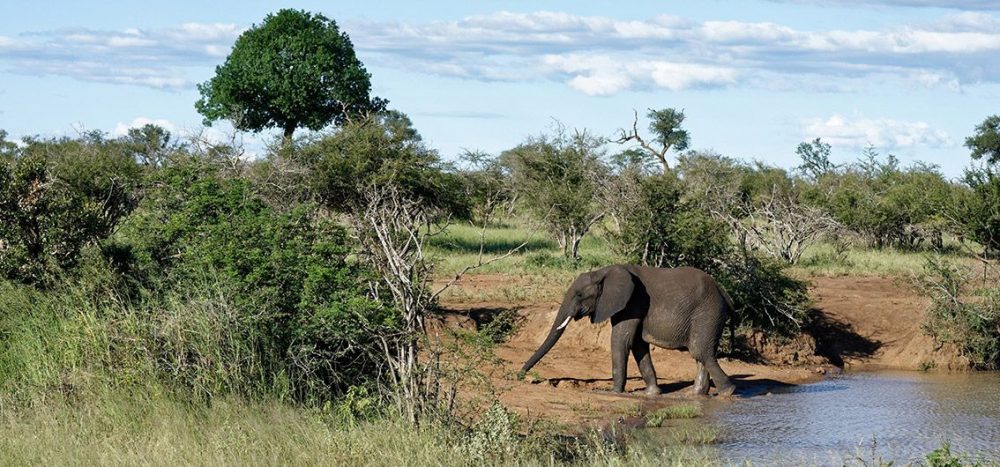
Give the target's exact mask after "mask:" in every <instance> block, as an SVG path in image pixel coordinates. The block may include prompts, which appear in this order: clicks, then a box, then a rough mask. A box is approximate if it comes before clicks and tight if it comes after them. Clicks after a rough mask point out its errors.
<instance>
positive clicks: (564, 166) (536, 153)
mask: <svg viewBox="0 0 1000 467" xmlns="http://www.w3.org/2000/svg"><path fill="white" fill-rule="evenodd" d="M603 145H604V140H603V139H601V138H596V137H594V136H592V135H590V134H589V133H587V132H586V131H577V132H574V134H573V135H567V134H566V131H565V129H564V128H562V127H558V128H557V130H556V133H555V135H554V136H545V135H543V136H539V137H535V138H529V139H528V140H527V141H526V142H524V143H522V144H521V145H519V146H517V147H516V148H514V149H510V150H508V151H506V152H504V153H503V154H501V156H500V158H501V163H502V164H503V165H504V166H506V167H507V169H508V170H509V171H510V174H511V176H510V181H511V184H513V186H514V189H515V190H516V192H517V195H518V197H519V199H521V200H523V202H524V203H525V205H527V206H528V208H529V209H531V210H533V211H535V214H536V215H537V216H538V217H539V218H542V219H544V222H545V223H546V224H547V227H548V228H549V230H550V231H551V232H552V234H553V235H554V236H555V238H556V241H557V242H559V246H560V247H561V248H562V250H563V254H565V255H566V256H568V257H570V258H572V259H574V260H576V259H579V258H580V241H581V240H582V239H583V236H584V235H586V234H587V232H588V231H589V230H590V228H591V227H592V226H593V225H594V224H595V223H596V222H597V221H599V220H601V218H603V217H604V215H605V212H606V211H605V209H604V208H603V207H602V206H600V205H599V203H598V202H597V201H598V194H599V193H598V183H597V181H598V179H600V178H601V175H603V174H604V173H605V172H606V170H607V168H606V167H605V166H604V164H603V163H602V161H601V156H602V152H601V148H602V147H603Z"/></svg>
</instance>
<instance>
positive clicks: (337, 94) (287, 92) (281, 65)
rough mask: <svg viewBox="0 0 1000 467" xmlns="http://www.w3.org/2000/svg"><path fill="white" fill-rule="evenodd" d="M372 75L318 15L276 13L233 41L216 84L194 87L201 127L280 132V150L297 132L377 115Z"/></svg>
mask: <svg viewBox="0 0 1000 467" xmlns="http://www.w3.org/2000/svg"><path fill="white" fill-rule="evenodd" d="M370 79H371V75H370V74H369V73H368V72H367V71H366V70H365V68H364V65H363V64H362V63H361V61H360V60H358V58H357V56H356V55H355V53H354V46H353V45H352V44H351V40H350V38H349V37H348V36H347V34H346V33H344V32H341V31H340V29H339V28H338V27H337V23H336V22H335V21H333V20H331V19H328V18H326V17H325V16H323V15H321V14H313V13H309V12H306V11H302V10H292V9H283V10H279V11H278V12H276V13H273V14H269V15H267V16H266V17H265V18H264V21H263V22H262V23H261V24H259V25H254V26H253V27H251V28H250V29H248V30H247V31H245V32H244V33H243V34H241V35H240V37H239V38H238V39H237V40H236V43H235V44H234V45H233V49H232V51H231V52H230V54H229V56H228V57H226V61H225V63H223V64H222V65H220V66H218V67H216V69H215V77H213V78H212V79H211V80H209V81H207V82H205V83H203V84H201V85H199V86H198V90H199V91H200V92H201V98H200V99H199V100H198V102H197V103H196V104H195V107H196V108H197V109H198V112H200V113H201V114H202V115H204V116H205V123H206V124H210V123H211V122H212V121H215V120H219V119H229V120H231V121H232V122H233V126H235V127H236V128H238V129H240V130H249V131H255V132H256V131H261V130H263V129H265V128H273V127H277V128H280V129H281V130H282V131H283V132H284V136H285V140H286V142H287V141H289V140H290V139H291V137H292V134H293V132H294V131H295V130H296V129H297V128H299V127H303V126H304V127H307V128H309V129H312V130H319V129H321V128H323V127H325V126H326V125H328V124H330V123H331V122H332V123H334V124H337V125H340V124H343V123H344V122H345V121H347V120H348V119H350V118H351V117H352V116H356V115H363V114H366V113H371V112H377V111H380V110H381V109H384V108H385V104H386V101H384V100H382V99H379V98H372V97H370V96H369V93H370V92H371V82H370Z"/></svg>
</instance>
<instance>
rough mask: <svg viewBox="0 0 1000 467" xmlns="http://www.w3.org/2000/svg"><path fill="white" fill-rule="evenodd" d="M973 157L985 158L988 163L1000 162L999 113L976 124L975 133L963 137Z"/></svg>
mask: <svg viewBox="0 0 1000 467" xmlns="http://www.w3.org/2000/svg"><path fill="white" fill-rule="evenodd" d="M965 146H966V147H968V148H969V149H971V150H972V158H973V159H982V158H986V162H988V163H990V164H996V163H1000V115H991V116H989V117H987V118H986V120H983V123H980V124H979V125H977V126H976V134H974V135H972V136H970V137H968V138H966V139H965Z"/></svg>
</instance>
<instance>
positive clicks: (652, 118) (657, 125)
mask: <svg viewBox="0 0 1000 467" xmlns="http://www.w3.org/2000/svg"><path fill="white" fill-rule="evenodd" d="M646 116H647V117H648V118H649V131H650V132H652V133H653V139H652V140H651V141H647V140H646V139H645V138H643V137H642V135H640V134H639V113H638V112H635V119H634V120H632V129H631V131H626V130H620V132H621V136H619V138H618V143H619V144H624V143H627V142H629V141H635V142H636V143H637V144H638V145H639V147H641V148H642V149H643V150H644V151H645V152H646V153H647V154H649V155H652V156H654V157H656V160H657V161H659V162H660V165H662V166H663V172H664V173H666V172H667V171H668V170H670V165H669V164H668V163H667V153H668V152H670V150H671V149H674V150H677V151H683V150H685V149H687V148H688V145H690V143H691V136H690V135H689V134H688V131H687V130H685V129H684V128H682V127H681V125H682V124H683V123H684V111H683V110H677V109H671V108H667V109H661V110H653V109H649V112H648V113H647V114H646Z"/></svg>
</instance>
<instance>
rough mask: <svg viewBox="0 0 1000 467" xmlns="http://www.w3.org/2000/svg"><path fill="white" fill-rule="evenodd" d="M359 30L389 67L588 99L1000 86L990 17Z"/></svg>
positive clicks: (534, 22)
mask: <svg viewBox="0 0 1000 467" xmlns="http://www.w3.org/2000/svg"><path fill="white" fill-rule="evenodd" d="M354 26H356V27H349V28H348V29H349V30H351V31H356V33H355V35H354V39H355V41H354V42H355V46H356V47H357V48H358V49H359V50H360V51H361V53H362V55H363V56H365V57H366V59H368V58H367V57H371V59H372V60H374V62H375V63H378V64H379V65H382V66H390V67H397V68H402V69H407V70H425V71H426V72H428V73H433V74H438V75H443V76H451V77H457V78H463V79H476V80H486V81H489V80H512V81H519V80H520V81H528V80H535V79H548V80H559V81H563V82H565V83H567V84H568V85H569V86H571V87H572V88H574V89H577V90H579V91H581V92H583V93H586V94H588V95H610V94H615V93H618V92H621V91H625V90H635V89H656V88H663V89H670V90H681V89H689V88H694V87H717V86H753V87H764V88H774V87H775V86H781V85H782V84H781V83H795V87H796V89H802V88H803V87H810V88H815V89H822V90H825V91H831V90H833V91H839V92H843V91H845V90H847V91H849V90H856V89H859V88H860V87H862V86H868V85H871V84H872V83H886V82H890V83H893V84H907V83H909V84H910V85H918V86H924V87H941V88H944V89H948V90H952V91H959V90H961V89H962V86H963V85H975V84H980V83H1000V65H994V62H995V61H996V60H995V56H996V55H997V54H1000V18H998V17H996V16H994V15H990V14H986V13H969V12H966V13H961V14H953V15H949V16H945V17H943V18H942V19H941V20H938V21H936V22H933V23H930V24H909V25H899V26H892V27H887V28H885V29H880V30H825V31H824V30H818V31H814V30H802V29H795V28H793V27H790V26H786V25H782V24H777V23H772V22H742V21H706V22H703V23H697V22H692V21H688V20H685V19H683V18H676V17H669V16H659V17H653V18H649V19H630V20H619V19H616V18H612V17H606V16H578V15H572V14H568V13H559V12H536V13H510V12H498V13H493V14H489V15H477V16H472V17H468V18H465V19H461V20H458V21H435V22H430V23H409V24H400V23H378V22H367V23H361V24H356V25H354ZM765 77H766V79H765ZM831 83H840V84H836V85H832V84H831Z"/></svg>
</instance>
